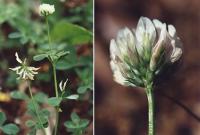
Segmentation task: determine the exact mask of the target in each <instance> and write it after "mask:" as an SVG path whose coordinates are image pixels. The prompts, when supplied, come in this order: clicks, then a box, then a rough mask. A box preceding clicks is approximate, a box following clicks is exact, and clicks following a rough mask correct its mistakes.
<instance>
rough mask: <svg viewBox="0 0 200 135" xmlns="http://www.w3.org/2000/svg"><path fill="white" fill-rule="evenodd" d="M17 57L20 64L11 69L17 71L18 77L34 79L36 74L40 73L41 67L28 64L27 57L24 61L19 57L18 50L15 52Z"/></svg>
mask: <svg viewBox="0 0 200 135" xmlns="http://www.w3.org/2000/svg"><path fill="white" fill-rule="evenodd" d="M15 57H16V60H17V62H18V63H19V64H20V66H17V67H15V68H9V69H11V70H12V71H15V72H16V74H17V75H19V77H18V78H17V79H23V80H34V75H36V74H38V72H37V70H38V69H39V68H35V67H30V66H27V65H26V59H25V60H24V61H22V60H21V59H20V58H19V56H18V53H17V52H16V53H15Z"/></svg>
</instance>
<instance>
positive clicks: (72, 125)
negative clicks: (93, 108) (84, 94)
mask: <svg viewBox="0 0 200 135" xmlns="http://www.w3.org/2000/svg"><path fill="white" fill-rule="evenodd" d="M88 125H89V120H87V119H81V118H80V117H79V116H78V115H77V114H76V113H75V112H73V113H72V114H71V120H69V121H66V122H65V123H64V126H65V127H66V128H67V130H68V131H69V132H71V133H72V134H73V135H82V134H83V133H84V132H85V130H86V128H87V126H88Z"/></svg>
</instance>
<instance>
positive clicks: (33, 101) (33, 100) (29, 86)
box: [27, 81, 46, 135]
mask: <svg viewBox="0 0 200 135" xmlns="http://www.w3.org/2000/svg"><path fill="white" fill-rule="evenodd" d="M27 84H28V89H29V93H30V96H31V100H32V103H33V107H34V109H35V112H36V115H37V118H38V120H39V123H40V126H42V132H43V133H44V134H45V135H46V132H45V130H44V126H43V124H42V121H41V118H40V115H39V113H38V109H37V107H36V105H35V99H34V97H33V93H32V91H31V85H30V82H28V81H27Z"/></svg>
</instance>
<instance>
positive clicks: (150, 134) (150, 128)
mask: <svg viewBox="0 0 200 135" xmlns="http://www.w3.org/2000/svg"><path fill="white" fill-rule="evenodd" d="M146 94H147V99H148V135H155V118H154V93H153V88H152V86H151V85H149V86H148V87H147V88H146Z"/></svg>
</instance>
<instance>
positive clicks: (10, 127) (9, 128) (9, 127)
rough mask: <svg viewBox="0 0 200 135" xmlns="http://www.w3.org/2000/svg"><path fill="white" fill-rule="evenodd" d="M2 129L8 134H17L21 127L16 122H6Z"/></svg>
mask: <svg viewBox="0 0 200 135" xmlns="http://www.w3.org/2000/svg"><path fill="white" fill-rule="evenodd" d="M1 129H2V131H3V132H4V133H6V134H8V135H13V134H17V133H18V132H19V128H18V126H17V125H15V124H6V125H4V126H2V128H1Z"/></svg>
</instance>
